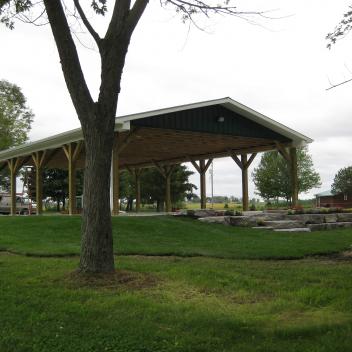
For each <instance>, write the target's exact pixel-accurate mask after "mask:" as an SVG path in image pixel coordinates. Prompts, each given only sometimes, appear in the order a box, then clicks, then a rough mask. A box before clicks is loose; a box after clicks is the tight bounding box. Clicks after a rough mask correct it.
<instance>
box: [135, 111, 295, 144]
mask: <svg viewBox="0 0 352 352" xmlns="http://www.w3.org/2000/svg"><path fill="white" fill-rule="evenodd" d="M219 118H223V121H222V122H220V121H219ZM220 120H221V119H220ZM131 125H132V126H139V127H151V128H163V129H173V130H180V131H195V132H208V133H215V134H226V135H231V136H239V137H254V138H264V139H271V140H277V141H280V142H290V139H288V138H287V137H285V136H282V135H281V134H279V133H276V132H275V131H272V130H270V129H269V128H266V127H264V126H262V125H259V124H258V123H256V122H253V121H251V120H249V119H247V118H245V117H243V116H241V115H239V114H237V113H235V112H233V111H230V110H228V109H226V108H225V107H223V106H221V105H213V106H207V107H202V108H196V109H190V110H183V111H176V112H172V113H168V114H164V115H158V116H152V117H146V118H141V119H137V120H132V121H131Z"/></svg>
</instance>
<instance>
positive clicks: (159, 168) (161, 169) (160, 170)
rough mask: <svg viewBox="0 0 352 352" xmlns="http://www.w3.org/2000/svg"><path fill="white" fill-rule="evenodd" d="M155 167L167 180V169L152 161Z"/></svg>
mask: <svg viewBox="0 0 352 352" xmlns="http://www.w3.org/2000/svg"><path fill="white" fill-rule="evenodd" d="M152 162H153V164H154V166H155V167H156V168H157V169H158V170H159V172H160V173H161V175H162V176H163V177H164V178H166V177H167V175H166V172H165V169H164V167H163V166H162V165H160V164H159V163H158V162H157V161H154V160H153V161H152Z"/></svg>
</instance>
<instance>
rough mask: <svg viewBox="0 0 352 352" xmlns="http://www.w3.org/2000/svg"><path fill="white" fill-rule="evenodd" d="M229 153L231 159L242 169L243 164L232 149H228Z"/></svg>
mask: <svg viewBox="0 0 352 352" xmlns="http://www.w3.org/2000/svg"><path fill="white" fill-rule="evenodd" d="M229 155H230V156H231V158H232V160H233V161H234V162H235V163H236V164H237V165H238V167H239V168H240V169H241V170H242V169H243V168H244V165H243V164H242V161H241V160H240V159H239V157H238V156H237V155H236V154H235V152H234V151H233V150H229Z"/></svg>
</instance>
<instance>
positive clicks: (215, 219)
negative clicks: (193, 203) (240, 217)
mask: <svg viewBox="0 0 352 352" xmlns="http://www.w3.org/2000/svg"><path fill="white" fill-rule="evenodd" d="M227 218H228V216H207V217H205V218H198V220H199V221H201V222H205V223H209V224H222V225H229V222H228V220H227Z"/></svg>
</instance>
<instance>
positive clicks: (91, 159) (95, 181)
mask: <svg viewBox="0 0 352 352" xmlns="http://www.w3.org/2000/svg"><path fill="white" fill-rule="evenodd" d="M110 124H111V123H110ZM112 124H114V123H112ZM85 130H86V131H85V132H86V133H85V144H86V149H85V150H86V168H85V175H84V188H83V199H84V200H85V202H84V205H83V221H82V242H81V258H80V270H81V271H83V272H92V273H96V272H112V271H114V254H113V239H112V225H111V214H110V190H109V186H110V167H111V155H112V147H113V136H114V129H113V127H112V128H111V131H112V132H111V133H110V134H109V137H108V136H107V133H103V134H102V133H101V132H100V131H98V129H94V128H93V129H88V130H87V129H85Z"/></svg>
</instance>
